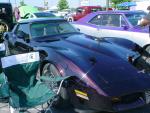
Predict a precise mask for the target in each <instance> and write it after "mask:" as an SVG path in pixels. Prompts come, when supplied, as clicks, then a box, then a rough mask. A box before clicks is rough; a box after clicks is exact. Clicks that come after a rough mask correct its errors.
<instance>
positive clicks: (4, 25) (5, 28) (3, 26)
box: [0, 19, 9, 35]
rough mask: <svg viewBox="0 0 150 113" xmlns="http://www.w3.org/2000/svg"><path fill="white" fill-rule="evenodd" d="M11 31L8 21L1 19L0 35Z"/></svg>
mask: <svg viewBox="0 0 150 113" xmlns="http://www.w3.org/2000/svg"><path fill="white" fill-rule="evenodd" d="M8 30H9V25H8V23H7V22H6V21H4V20H2V19H0V35H2V34H3V33H4V32H7V31H8Z"/></svg>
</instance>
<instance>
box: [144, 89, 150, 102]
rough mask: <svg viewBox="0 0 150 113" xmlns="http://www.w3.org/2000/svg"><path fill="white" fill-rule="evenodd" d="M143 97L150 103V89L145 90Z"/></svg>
mask: <svg viewBox="0 0 150 113" xmlns="http://www.w3.org/2000/svg"><path fill="white" fill-rule="evenodd" d="M145 99H146V103H147V104H149V103H150V91H146V92H145Z"/></svg>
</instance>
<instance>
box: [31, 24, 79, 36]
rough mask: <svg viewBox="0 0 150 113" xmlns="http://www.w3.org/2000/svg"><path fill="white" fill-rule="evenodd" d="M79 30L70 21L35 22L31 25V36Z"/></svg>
mask: <svg viewBox="0 0 150 113" xmlns="http://www.w3.org/2000/svg"><path fill="white" fill-rule="evenodd" d="M73 32H78V31H77V30H76V29H75V28H74V27H73V26H72V25H70V24H69V23H68V22H44V23H33V24H32V25H31V37H32V38H36V37H43V36H51V35H59V34H64V33H73Z"/></svg>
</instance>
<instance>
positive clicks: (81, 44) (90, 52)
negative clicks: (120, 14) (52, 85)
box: [36, 34, 150, 96]
mask: <svg viewBox="0 0 150 113" xmlns="http://www.w3.org/2000/svg"><path fill="white" fill-rule="evenodd" d="M36 45H37V44H36ZM38 45H39V46H42V47H46V48H50V49H53V50H55V51H56V52H57V53H58V54H60V55H63V56H65V57H66V58H67V59H69V60H70V61H71V62H73V63H74V64H75V65H77V66H78V67H79V68H80V69H81V70H83V72H84V73H87V75H86V76H87V77H89V78H90V79H91V80H92V82H93V83H94V84H96V85H97V86H98V87H99V88H100V89H102V90H103V91H104V92H105V93H106V94H107V95H109V96H114V95H115V96H116V95H123V94H126V93H129V92H136V91H141V90H144V89H149V88H150V82H149V81H150V76H149V75H147V74H144V73H142V72H140V71H138V70H137V69H136V68H135V67H133V66H132V65H131V64H130V63H128V62H127V57H128V56H136V55H138V53H136V52H134V51H131V50H129V49H126V48H124V47H121V46H119V45H116V44H114V43H110V42H107V41H106V40H105V39H102V40H100V41H95V40H92V39H89V38H87V37H85V35H81V34H76V35H71V36H67V38H66V37H64V38H62V39H60V40H57V41H54V42H49V41H48V40H47V39H45V41H44V42H42V43H39V44H38ZM79 77H81V78H83V77H82V75H80V76H79ZM87 82H88V81H87Z"/></svg>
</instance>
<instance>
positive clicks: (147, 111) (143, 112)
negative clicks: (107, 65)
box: [0, 103, 150, 113]
mask: <svg viewBox="0 0 150 113" xmlns="http://www.w3.org/2000/svg"><path fill="white" fill-rule="evenodd" d="M30 112H31V113H37V112H38V111H37V110H35V109H31V110H30ZM0 113H10V111H9V105H8V103H0ZM38 113H39V112H38ZM48 113H77V112H75V110H74V108H72V107H70V108H66V109H54V108H51V112H50V111H49V112H48ZM100 113H104V112H100ZM119 113H150V105H149V106H145V107H141V108H138V109H134V110H130V111H124V112H119Z"/></svg>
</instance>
